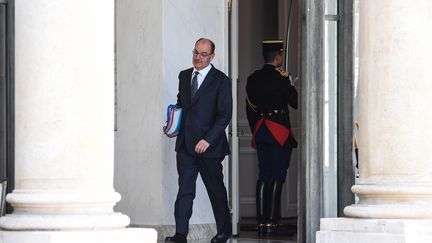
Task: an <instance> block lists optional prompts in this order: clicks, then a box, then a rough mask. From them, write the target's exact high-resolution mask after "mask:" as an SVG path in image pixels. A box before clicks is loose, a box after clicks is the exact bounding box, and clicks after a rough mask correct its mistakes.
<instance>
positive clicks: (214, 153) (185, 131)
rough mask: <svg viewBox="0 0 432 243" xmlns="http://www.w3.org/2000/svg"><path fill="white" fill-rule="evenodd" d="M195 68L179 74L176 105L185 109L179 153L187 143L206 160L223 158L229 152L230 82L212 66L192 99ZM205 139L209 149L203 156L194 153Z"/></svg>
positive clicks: (191, 152) (179, 138) (178, 143)
mask: <svg viewBox="0 0 432 243" xmlns="http://www.w3.org/2000/svg"><path fill="white" fill-rule="evenodd" d="M192 71H193V68H190V69H187V70H184V71H181V72H180V74H179V93H178V95H177V105H179V106H180V107H182V108H183V115H182V121H181V127H180V132H179V134H178V136H177V140H176V151H177V152H178V151H179V149H180V147H181V146H182V145H183V144H184V145H185V147H186V149H187V151H188V152H189V153H190V154H192V155H196V156H202V157H205V158H222V157H224V156H225V155H227V154H229V153H230V149H229V144H228V139H227V137H226V134H225V128H226V127H227V126H228V124H229V122H230V120H231V114H232V95H231V82H230V79H229V78H228V77H227V76H226V75H225V74H224V73H222V72H221V71H219V70H217V69H216V68H215V67H213V66H212V68H211V69H210V71H209V72H208V74H207V76H206V78H205V79H204V81H203V83H202V84H201V86H200V87H199V89H198V91H197V93H196V94H195V97H194V99H193V100H191V79H192ZM201 139H204V140H206V141H207V142H208V143H209V144H210V147H209V148H208V149H207V151H206V152H205V153H203V154H201V155H198V154H197V153H195V145H196V144H197V143H198V142H199V141H200V140H201Z"/></svg>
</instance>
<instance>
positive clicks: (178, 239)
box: [165, 233, 187, 243]
mask: <svg viewBox="0 0 432 243" xmlns="http://www.w3.org/2000/svg"><path fill="white" fill-rule="evenodd" d="M165 242H174V243H187V240H186V236H184V235H181V234H177V233H176V234H175V235H173V236H168V237H166V238H165Z"/></svg>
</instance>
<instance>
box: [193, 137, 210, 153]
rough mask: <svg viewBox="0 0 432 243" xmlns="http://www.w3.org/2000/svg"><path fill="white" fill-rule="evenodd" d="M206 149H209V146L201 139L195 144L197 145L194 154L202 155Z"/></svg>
mask: <svg viewBox="0 0 432 243" xmlns="http://www.w3.org/2000/svg"><path fill="white" fill-rule="evenodd" d="M208 147H210V144H209V143H207V141H206V140H204V139H201V140H200V141H199V142H198V143H197V145H196V146H195V152H196V153H197V154H202V153H204V152H205V151H206V150H207V149H208Z"/></svg>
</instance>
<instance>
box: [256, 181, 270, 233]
mask: <svg viewBox="0 0 432 243" xmlns="http://www.w3.org/2000/svg"><path fill="white" fill-rule="evenodd" d="M268 186H269V184H268V182H265V181H261V180H258V181H257V184H256V194H255V195H256V210H257V214H256V215H257V221H258V226H257V231H258V234H259V235H262V234H265V233H266V231H265V230H266V225H267V223H268V220H269V215H268V191H269V190H268Z"/></svg>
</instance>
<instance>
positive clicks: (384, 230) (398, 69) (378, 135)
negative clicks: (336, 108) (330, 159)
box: [318, 0, 432, 243]
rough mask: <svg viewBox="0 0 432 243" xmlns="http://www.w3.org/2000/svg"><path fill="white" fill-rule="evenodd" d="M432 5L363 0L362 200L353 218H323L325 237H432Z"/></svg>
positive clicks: (349, 210) (352, 209) (424, 0)
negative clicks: (330, 234)
mask: <svg viewBox="0 0 432 243" xmlns="http://www.w3.org/2000/svg"><path fill="white" fill-rule="evenodd" d="M431 9H432V2H431V1H429V0H416V1H411V2H410V1H404V0H381V1H376V0H362V1H360V129H359V131H360V135H359V142H360V149H359V152H360V157H359V161H360V162H359V167H360V178H359V182H358V184H357V185H355V186H353V188H352V191H353V193H356V194H357V195H358V197H359V199H360V200H359V203H358V204H355V205H351V206H348V207H346V208H345V210H344V213H345V215H346V216H348V217H352V219H339V220H329V219H324V220H322V221H321V239H322V241H318V242H330V241H324V240H323V239H325V238H326V237H324V235H326V234H329V232H331V231H333V233H334V232H337V231H338V232H345V234H346V233H347V232H357V233H359V232H360V233H362V232H363V233H364V234H363V236H365V235H368V237H369V238H359V240H366V239H367V240H369V241H370V240H372V242H378V241H380V242H381V243H382V242H383V241H382V240H384V242H431V241H432V228H431V227H430V226H432V220H431V218H432V166H430V157H431V156H430V155H429V151H432V150H431V148H430V139H431V137H432V129H431V124H432V112H429V109H430V107H432V98H431V90H432V82H431V79H432V78H431V77H432V68H431V66H430V59H431V57H432V45H431V43H432V32H430V31H429V29H430V26H431V25H432V12H431V11H430V10H431ZM318 235H320V233H319V234H318ZM335 235H337V234H333V236H335ZM373 235H375V236H374V237H375V238H374V237H372V236H373ZM371 237H372V238H371ZM392 237H393V238H392ZM419 237H420V238H419ZM327 239H328V238H327ZM338 239H339V238H338ZM419 239H421V240H422V241H418V240H419ZM333 240H334V239H333ZM386 240H387V241H386ZM424 240H427V241H424ZM334 242H340V241H334ZM350 242H352V241H350ZM356 242H357V241H356ZM359 242H365V241H359Z"/></svg>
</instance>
